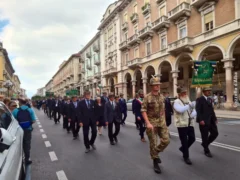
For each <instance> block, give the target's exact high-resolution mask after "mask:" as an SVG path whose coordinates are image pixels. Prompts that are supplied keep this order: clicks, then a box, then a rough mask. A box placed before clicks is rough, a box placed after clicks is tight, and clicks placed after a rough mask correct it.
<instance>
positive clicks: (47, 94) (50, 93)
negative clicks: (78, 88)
mask: <svg viewBox="0 0 240 180" xmlns="http://www.w3.org/2000/svg"><path fill="white" fill-rule="evenodd" d="M50 96H54V92H46V97H50Z"/></svg>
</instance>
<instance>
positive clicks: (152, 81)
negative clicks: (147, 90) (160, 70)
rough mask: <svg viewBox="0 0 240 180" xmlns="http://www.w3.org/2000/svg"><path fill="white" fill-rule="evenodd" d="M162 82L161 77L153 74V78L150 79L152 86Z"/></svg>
mask: <svg viewBox="0 0 240 180" xmlns="http://www.w3.org/2000/svg"><path fill="white" fill-rule="evenodd" d="M160 84H161V83H160V79H159V78H158V77H155V76H153V75H152V78H151V79H150V86H154V85H160Z"/></svg>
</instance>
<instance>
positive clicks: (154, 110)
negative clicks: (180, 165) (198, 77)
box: [36, 77, 218, 173]
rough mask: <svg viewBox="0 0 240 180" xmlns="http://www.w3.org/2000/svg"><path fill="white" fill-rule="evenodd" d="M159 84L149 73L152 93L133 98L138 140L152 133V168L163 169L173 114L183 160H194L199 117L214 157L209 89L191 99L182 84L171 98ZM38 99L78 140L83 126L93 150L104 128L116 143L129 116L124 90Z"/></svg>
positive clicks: (88, 147) (204, 141)
mask: <svg viewBox="0 0 240 180" xmlns="http://www.w3.org/2000/svg"><path fill="white" fill-rule="evenodd" d="M160 84H161V83H160V80H159V78H157V77H153V78H151V79H150V86H151V92H150V93H149V94H147V95H146V96H145V97H144V93H143V91H142V90H139V91H138V92H137V93H136V96H135V99H134V100H133V103H132V110H133V114H134V115H135V123H136V128H137V129H138V130H139V136H140V140H141V141H142V142H143V143H144V142H146V139H145V132H146V135H147V136H148V140H149V148H150V156H151V158H152V160H153V169H154V171H155V172H156V173H161V169H160V166H159V163H161V159H160V156H159V153H160V152H162V151H164V150H165V149H166V147H167V146H168V144H169V143H170V133H169V130H168V127H169V126H170V125H171V124H172V117H174V124H175V126H176V127H177V130H178V134H179V139H180V141H181V146H180V147H179V151H180V152H181V154H182V156H183V160H184V162H185V163H186V164H188V165H191V164H192V161H191V159H190V153H189V149H190V147H191V146H192V144H193V143H194V142H195V140H196V138H195V130H194V122H195V121H196V122H197V123H199V129H200V132H201V136H202V146H203V150H204V154H205V155H206V156H207V157H209V158H211V157H212V154H211V151H210V149H209V145H210V144H211V143H212V142H213V141H214V140H215V139H216V138H217V136H218V129H217V118H216V115H215V112H214V106H213V104H214V102H213V99H212V98H211V91H212V90H211V88H203V95H202V96H201V97H199V98H197V100H196V101H193V102H191V101H190V99H189V97H188V95H187V90H186V89H185V88H184V87H181V86H178V88H177V94H178V96H177V98H176V99H175V100H174V101H171V99H170V98H169V93H168V92H163V94H161V93H159V91H160ZM36 104H37V108H38V109H40V108H41V107H42V108H43V110H44V112H45V113H46V115H47V116H48V117H49V119H52V118H53V119H54V123H55V124H58V123H59V122H60V119H61V116H62V117H63V128H64V129H66V131H67V132H68V133H71V132H72V135H73V139H74V140H77V139H78V138H79V131H80V129H81V128H82V132H83V139H84V144H85V147H86V150H85V152H86V153H89V152H90V150H91V149H93V150H96V145H95V139H96V137H97V134H99V135H102V129H103V128H108V137H109V143H110V144H111V145H115V144H116V143H118V134H119V132H120V129H121V125H123V126H124V125H125V120H126V117H127V105H126V100H125V99H124V98H123V94H120V96H118V95H114V94H113V93H110V94H109V95H108V96H107V93H106V92H104V93H103V95H102V96H98V97H96V98H95V99H94V100H93V99H91V93H90V91H85V92H84V95H83V96H81V97H77V96H72V97H71V98H70V97H64V98H63V99H62V98H61V97H49V98H48V99H45V100H42V101H38V102H37V103H36ZM173 115H174V116H173ZM89 134H90V136H89ZM159 142H160V143H159Z"/></svg>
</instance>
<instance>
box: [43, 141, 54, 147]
mask: <svg viewBox="0 0 240 180" xmlns="http://www.w3.org/2000/svg"><path fill="white" fill-rule="evenodd" d="M44 143H45V146H46V147H51V146H52V145H51V143H50V142H49V141H44Z"/></svg>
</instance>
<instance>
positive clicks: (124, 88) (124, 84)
mask: <svg viewBox="0 0 240 180" xmlns="http://www.w3.org/2000/svg"><path fill="white" fill-rule="evenodd" d="M123 95H124V98H125V99H127V82H124V83H123Z"/></svg>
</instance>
